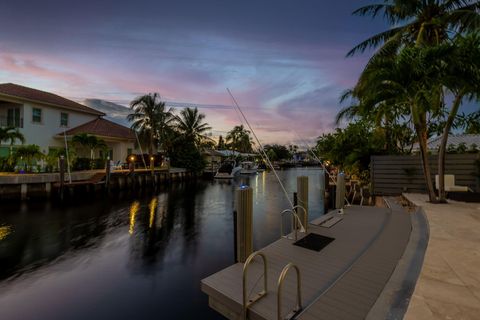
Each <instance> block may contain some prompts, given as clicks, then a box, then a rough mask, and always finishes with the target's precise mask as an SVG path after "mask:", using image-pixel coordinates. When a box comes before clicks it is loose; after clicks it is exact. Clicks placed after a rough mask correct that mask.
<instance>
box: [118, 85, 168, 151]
mask: <svg viewBox="0 0 480 320" xmlns="http://www.w3.org/2000/svg"><path fill="white" fill-rule="evenodd" d="M130 108H131V109H132V110H133V113H131V114H129V115H128V116H127V120H128V121H130V122H132V125H131V128H132V129H133V130H135V131H137V132H138V136H139V139H141V140H142V141H144V142H145V143H146V145H147V148H148V153H149V156H152V155H154V154H155V153H156V151H157V148H158V147H159V146H160V147H162V148H164V149H165V148H166V146H165V144H166V142H167V137H168V135H169V134H170V132H169V131H170V130H171V126H172V124H173V121H174V120H175V117H174V115H173V109H172V108H167V106H166V105H165V102H163V101H161V100H160V95H159V94H158V93H149V94H146V95H143V96H140V97H138V98H136V99H134V100H133V101H132V102H130Z"/></svg>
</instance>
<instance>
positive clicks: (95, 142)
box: [72, 133, 107, 160]
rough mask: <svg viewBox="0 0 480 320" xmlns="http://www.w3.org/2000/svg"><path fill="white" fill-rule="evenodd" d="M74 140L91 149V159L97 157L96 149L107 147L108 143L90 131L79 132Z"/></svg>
mask: <svg viewBox="0 0 480 320" xmlns="http://www.w3.org/2000/svg"><path fill="white" fill-rule="evenodd" d="M72 142H73V143H75V144H77V145H80V146H82V147H84V148H88V149H89V150H90V159H91V160H93V159H94V158H95V151H96V150H99V149H106V148H107V144H106V143H105V141H104V140H102V139H100V138H98V137H97V136H94V135H90V134H88V133H79V134H76V135H74V136H73V138H72Z"/></svg>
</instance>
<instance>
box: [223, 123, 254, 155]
mask: <svg viewBox="0 0 480 320" xmlns="http://www.w3.org/2000/svg"><path fill="white" fill-rule="evenodd" d="M225 140H226V142H227V143H228V144H229V145H230V147H231V148H232V150H233V151H239V152H252V150H253V148H252V139H251V138H250V131H249V130H247V129H245V128H244V127H243V124H242V125H239V126H235V127H234V128H233V129H232V130H230V131H229V132H228V134H227V136H226V137H225Z"/></svg>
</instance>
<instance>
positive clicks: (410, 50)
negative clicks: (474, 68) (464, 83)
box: [351, 47, 444, 202]
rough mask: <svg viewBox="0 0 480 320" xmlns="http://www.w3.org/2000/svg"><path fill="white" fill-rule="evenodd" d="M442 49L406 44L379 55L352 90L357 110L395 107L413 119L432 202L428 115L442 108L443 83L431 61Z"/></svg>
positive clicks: (381, 110)
mask: <svg viewBox="0 0 480 320" xmlns="http://www.w3.org/2000/svg"><path fill="white" fill-rule="evenodd" d="M442 50H444V48H441V47H406V48H404V49H402V51H401V52H400V53H399V54H398V56H396V57H394V58H392V57H381V58H380V57H379V58H377V59H375V60H374V61H372V63H371V64H370V65H369V66H368V67H367V68H366V69H365V70H364V71H363V73H362V75H361V76H360V79H359V81H358V83H357V85H356V86H355V87H354V88H353V90H352V91H351V95H352V96H353V97H354V98H356V100H355V102H356V103H357V104H356V105H355V108H354V109H355V112H356V113H357V114H359V115H363V116H365V115H368V114H378V113H379V114H382V113H384V110H395V113H398V114H402V115H404V116H406V117H408V118H409V120H410V121H411V122H412V125H413V127H414V130H415V133H416V136H417V140H418V143H419V146H420V153H421V159H422V167H423V172H424V176H425V180H426V183H427V190H428V194H429V198H430V201H432V202H435V201H436V196H435V193H434V190H433V183H432V179H431V172H430V166H429V161H428V150H427V138H428V118H429V115H434V117H435V115H436V114H438V113H439V112H441V111H442V110H443V103H442V102H443V99H441V97H442V96H443V87H442V85H441V83H439V82H438V81H437V78H438V66H437V65H434V64H432V62H433V61H436V58H438V56H440V55H441V54H442ZM366 117H368V116H366Z"/></svg>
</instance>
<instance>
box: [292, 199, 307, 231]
mask: <svg viewBox="0 0 480 320" xmlns="http://www.w3.org/2000/svg"><path fill="white" fill-rule="evenodd" d="M297 209H302V210H303V219H304V221H303V225H302V224H301V223H300V226H302V227H303V230H304V232H305V233H307V226H308V221H307V220H308V217H307V209H305V207H302V206H301V205H296V206H294V207H293V208H292V210H294V211H295V213H296V212H297ZM297 218H298V214H297ZM298 219H300V218H298Z"/></svg>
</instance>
